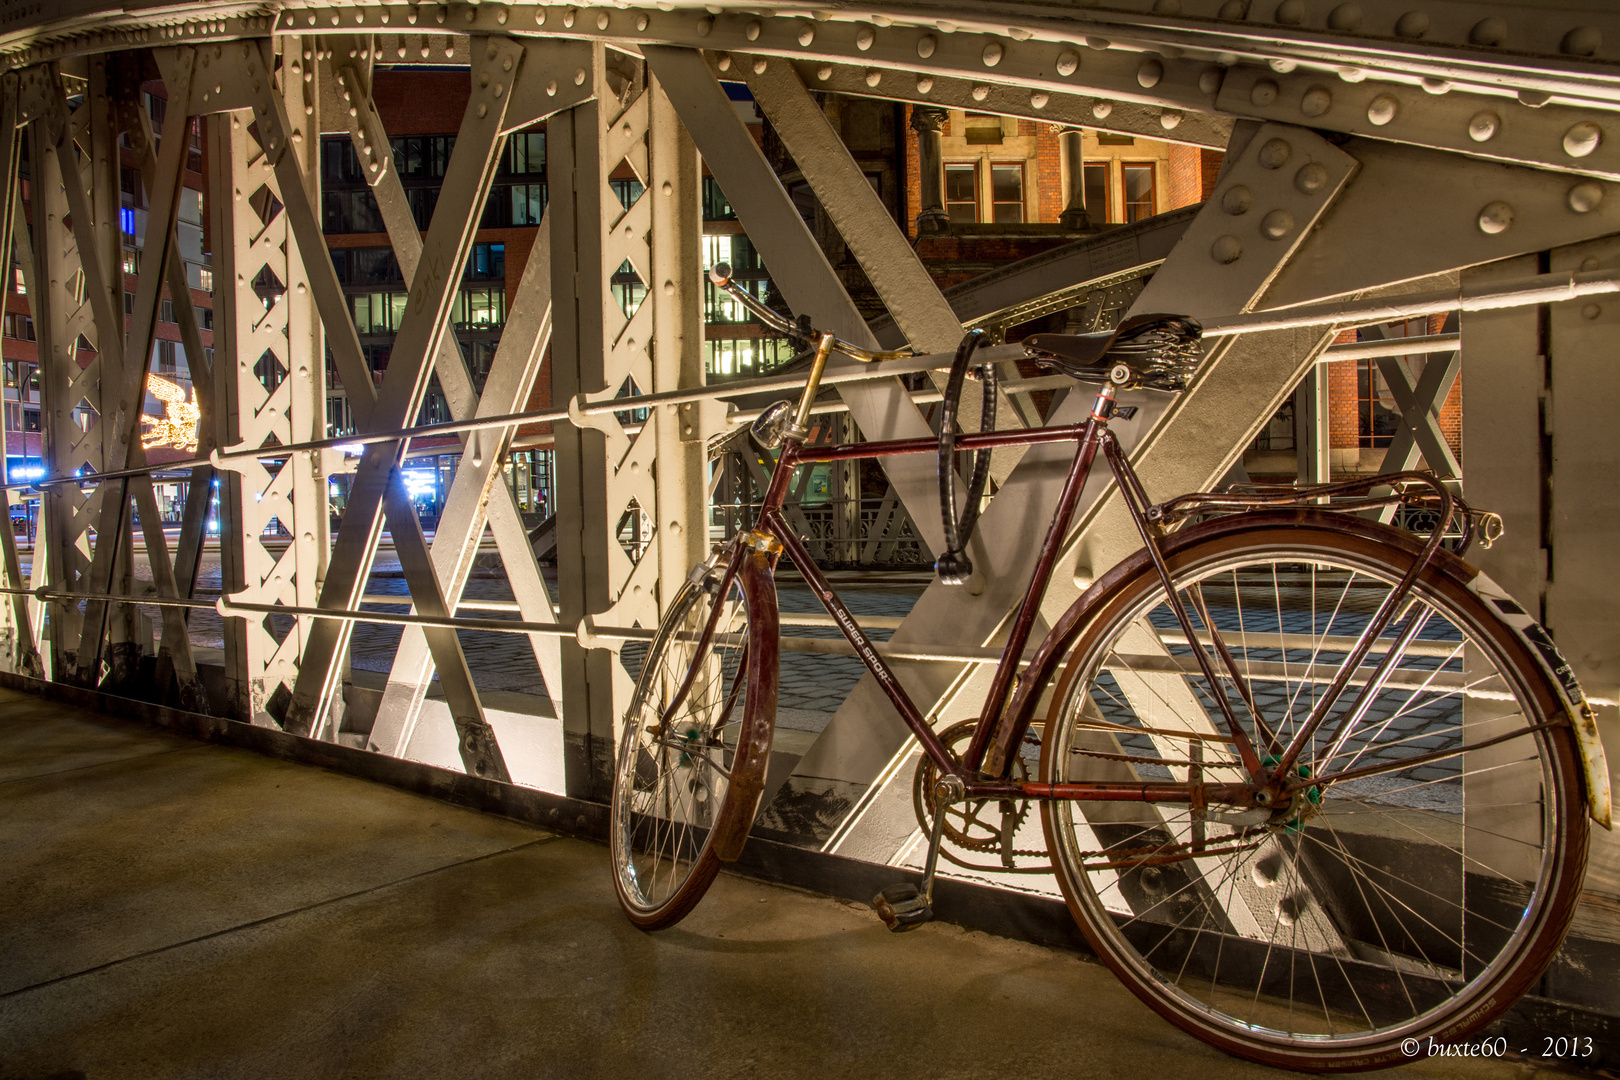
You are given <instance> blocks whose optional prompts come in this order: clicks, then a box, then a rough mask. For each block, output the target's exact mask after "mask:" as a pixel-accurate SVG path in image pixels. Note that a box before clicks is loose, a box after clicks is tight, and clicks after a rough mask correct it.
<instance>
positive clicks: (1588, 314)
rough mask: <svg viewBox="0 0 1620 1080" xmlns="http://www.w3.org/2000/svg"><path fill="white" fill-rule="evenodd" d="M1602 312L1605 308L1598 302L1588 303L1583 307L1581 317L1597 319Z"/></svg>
mask: <svg viewBox="0 0 1620 1080" xmlns="http://www.w3.org/2000/svg"><path fill="white" fill-rule="evenodd" d="M1602 314H1603V308H1602V307H1600V306H1599V305H1597V304H1587V305H1586V306H1585V307H1583V308H1581V318H1583V319H1595V318H1597V317H1598V316H1599V315H1602Z"/></svg>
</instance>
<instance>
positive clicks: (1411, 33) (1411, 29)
mask: <svg viewBox="0 0 1620 1080" xmlns="http://www.w3.org/2000/svg"><path fill="white" fill-rule="evenodd" d="M1428 32H1429V16H1428V14H1427V13H1426V12H1422V11H1408V12H1407V13H1406V14H1405V15H1402V16H1401V17H1400V18H1399V19H1396V20H1395V33H1397V34H1399V35H1400V36H1401V37H1403V38H1420V37H1422V36H1423V35H1424V34H1427V33H1428Z"/></svg>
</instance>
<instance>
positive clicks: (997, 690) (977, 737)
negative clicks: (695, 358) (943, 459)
mask: <svg viewBox="0 0 1620 1080" xmlns="http://www.w3.org/2000/svg"><path fill="white" fill-rule="evenodd" d="M806 396H807V397H808V396H809V395H806ZM1113 402H1114V397H1113V391H1112V388H1111V387H1104V388H1103V389H1102V391H1101V392H1100V393H1098V395H1097V398H1096V402H1095V403H1094V404H1093V406H1092V411H1091V414H1090V415H1089V416H1088V417H1087V418H1086V420H1085V421H1084V422H1083V423H1080V424H1072V425H1065V426H1061V427H1051V428H1037V429H1031V430H1024V431H998V432H987V433H979V434H966V435H962V436H959V437H958V438H957V440H956V445H957V448H958V449H959V450H963V451H969V450H978V449H982V448H985V447H991V448H994V447H1003V446H1037V445H1043V444H1047V443H1063V442H1073V443H1075V444H1076V446H1075V455H1074V460H1073V462H1072V463H1071V465H1070V467H1069V473H1068V476H1067V478H1066V479H1065V481H1064V484H1063V491H1062V494H1061V496H1060V497H1059V500H1058V506H1057V510H1056V512H1055V513H1054V514H1053V517H1052V521H1051V524H1050V525H1049V526H1048V528H1047V533H1046V537H1045V539H1044V541H1043V542H1042V544H1041V548H1040V553H1039V555H1038V557H1037V559H1036V563H1035V571H1034V575H1033V577H1032V579H1031V581H1030V583H1029V587H1028V589H1027V591H1026V592H1025V594H1024V599H1023V602H1022V604H1021V605H1020V607H1019V609H1018V614H1017V616H1016V617H1015V618H1014V621H1013V624H1012V630H1011V632H1010V634H1009V635H1008V639H1007V643H1006V646H1005V648H1004V650H1003V653H1002V658H1001V660H1000V662H999V663H998V664H997V666H996V671H995V675H994V677H993V679H992V682H991V686H990V691H989V694H988V696H987V697H986V700H985V705H984V709H983V711H982V713H981V715H980V721H979V728H978V730H977V731H975V733H974V739H973V742H972V744H971V745H970V746H969V747H968V750H967V752H966V753H965V754H964V755H963V757H962V758H961V759H960V760H958V759H957V758H955V757H954V756H953V755H952V754H951V753H950V752H949V751H948V750H946V749H945V746H944V744H942V743H941V742H940V741H939V738H938V737H937V736H936V735H935V734H934V731H933V728H932V727H931V726H930V725H929V724H928V721H927V720H926V719H925V718H924V717H923V715H922V713H921V711H920V710H919V709H918V708H917V706H916V703H915V702H913V701H912V700H911V697H910V695H909V694H907V693H906V690H905V688H904V687H903V686H901V685H900V682H899V680H898V679H897V678H896V677H895V674H894V672H893V670H892V669H891V668H890V667H889V666H888V664H887V663H886V662H885V661H884V659H883V657H882V656H881V655H879V653H878V651H877V649H876V648H875V647H874V645H873V644H872V641H871V639H869V638H868V637H867V636H866V633H865V632H864V631H863V630H862V629H861V627H860V624H859V623H858V622H857V621H856V619H855V617H854V616H853V615H852V614H851V613H850V611H849V609H848V608H847V607H845V606H844V603H843V601H842V600H841V599H840V598H839V597H838V594H837V592H835V591H834V590H833V588H832V585H831V584H830V583H829V582H828V581H827V579H826V577H825V575H823V574H822V573H821V570H820V569H819V568H818V567H817V566H816V564H815V562H814V560H812V559H811V557H810V555H809V553H808V552H807V551H806V550H805V548H804V545H803V544H802V543H801V542H800V541H799V539H798V537H797V536H795V535H794V532H793V529H792V527H791V526H789V525H788V523H787V520H786V519H785V518H784V517H783V515H782V507H783V504H784V503H785V502H786V499H787V493H788V486H789V483H790V481H791V478H792V476H793V473H794V471H795V470H796V469H797V468H798V467H799V466H801V465H813V464H819V463H822V462H831V461H848V460H851V459H856V458H866V457H894V456H898V455H902V454H931V453H937V452H938V449H939V443H938V440H936V439H899V440H891V441H885V442H868V443H847V444H840V445H833V446H814V447H807V446H805V445H804V443H803V442H802V437H793V436H791V435H790V437H789V438H787V439H786V440H784V442H783V444H782V452H781V456H780V457H779V458H778V460H777V463H776V468H775V470H774V471H773V472H772V474H771V482H770V485H769V487H768V488H767V489H766V492H765V497H764V502H763V507H762V509H761V512H760V515H759V518H758V519H757V520H756V522H755V524H754V530H753V532H752V533H750V534H745V535H744V543H745V544H747V545H751V546H754V547H756V548H758V547H769V546H773V545H774V544H779V545H780V546H781V550H783V551H785V552H786V553H787V555H788V556H789V558H791V559H792V560H793V565H794V566H795V567H797V568H798V569H799V572H800V573H802V574H803V575H804V578H805V580H806V581H807V582H808V583H809V585H810V587H811V589H812V590H813V591H814V592H815V594H816V598H817V599H818V600H819V601H820V603H821V605H822V607H824V608H825V609H826V610H827V613H828V614H829V615H831V616H832V618H833V621H834V622H836V623H837V624H838V629H839V631H840V632H841V633H842V634H843V636H844V637H845V639H846V640H848V641H849V643H850V645H851V646H852V647H853V648H854V649H855V654H856V655H857V656H858V657H859V658H860V659H861V662H862V663H863V664H865V665H866V668H867V670H868V671H870V672H871V673H872V675H873V677H874V678H876V679H877V681H878V685H879V686H881V687H882V688H883V692H884V693H885V694H886V695H887V696H888V698H889V700H890V702H892V703H893V705H894V707H895V709H896V710H897V711H898V712H899V713H900V717H901V719H903V720H904V721H905V723H906V726H907V727H909V728H910V729H911V730H912V732H913V733H914V734H915V735H916V737H917V740H918V742H919V743H921V744H922V747H923V751H924V752H925V753H926V754H928V756H929V757H930V758H932V759H933V761H934V763H935V765H936V766H937V767H938V768H939V769H940V770H941V772H942V773H943V774H948V775H952V776H956V777H958V778H960V779H961V780H962V781H963V783H964V785H965V788H966V793H967V795H968V797H970V798H971V797H975V796H983V797H990V796H1000V797H1006V796H1007V795H1015V796H1018V797H1023V798H1061V799H1107V800H1118V799H1140V800H1143V801H1157V800H1167V801H1175V800H1186V799H1187V798H1189V795H1190V789H1189V787H1188V785H1186V784H1173V783H1148V784H1130V785H1119V784H1057V785H1052V784H1038V783H1022V784H1011V785H1009V784H1008V783H1006V782H1004V777H1000V776H998V777H993V778H992V777H985V776H983V775H982V774H981V773H980V767H981V765H982V764H983V763H984V758H985V754H986V751H987V750H988V749H989V748H990V745H991V741H992V739H993V738H994V736H995V735H996V734H997V728H998V726H999V725H1000V724H1001V723H1004V722H1011V723H1013V724H1015V725H1016V726H1017V730H1013V731H1009V732H1007V733H1006V737H1005V738H1004V739H1002V740H1000V741H1002V742H1003V744H1004V745H1017V742H1018V740H1020V739H1022V737H1023V734H1024V729H1025V728H1027V727H1028V725H1029V722H1030V719H1029V717H1028V716H1027V715H1026V716H1024V717H1023V718H1022V719H1021V720H1020V719H1018V718H1017V717H1015V716H1012V715H1004V713H1005V710H1006V706H1007V703H1008V700H1009V698H1010V697H1011V696H1012V690H1013V684H1014V678H1015V676H1016V675H1017V670H1018V661H1019V658H1020V657H1022V656H1023V653H1024V649H1025V647H1026V646H1027V645H1028V644H1029V639H1030V635H1031V632H1032V631H1033V629H1034V626H1035V620H1036V618H1037V616H1038V615H1039V612H1040V603H1041V600H1042V598H1043V597H1044V596H1045V594H1046V588H1047V585H1048V584H1049V583H1050V582H1051V578H1052V573H1053V571H1054V569H1055V568H1056V566H1057V561H1058V556H1059V554H1060V553H1061V550H1062V547H1063V542H1064V539H1065V537H1066V535H1067V534H1068V530H1069V525H1070V523H1071V521H1072V520H1073V516H1074V508H1075V507H1076V506H1077V505H1078V504H1079V502H1080V498H1081V496H1082V495H1083V494H1084V491H1085V486H1086V478H1087V476H1088V474H1089V473H1090V471H1091V467H1092V464H1093V463H1094V462H1095V461H1096V457H1097V453H1098V451H1099V450H1103V449H1104V447H1105V446H1107V445H1108V443H1109V442H1110V441H1111V436H1109V434H1108V417H1109V414H1110V413H1111V411H1112V407H1113ZM1105 456H1106V458H1107V460H1108V462H1109V465H1110V467H1111V469H1112V470H1113V472H1114V475H1115V478H1116V480H1118V481H1120V482H1121V484H1122V486H1123V485H1124V484H1125V483H1127V482H1129V483H1130V484H1131V485H1132V486H1133V487H1136V488H1138V489H1139V484H1138V483H1137V481H1136V476H1135V473H1134V472H1132V471H1131V469H1130V464H1129V462H1128V461H1126V459H1125V457H1124V455H1123V454H1115V453H1106V452H1105ZM1127 478H1128V479H1127ZM1132 509H1133V512H1135V511H1136V507H1135V506H1134V505H1133V507H1132ZM1000 771H1001V772H1005V768H1003V769H1002V770H1000ZM1219 786H1220V787H1221V788H1222V789H1223V790H1222V791H1220V792H1215V791H1213V790H1209V789H1208V786H1207V785H1206V791H1207V793H1208V795H1209V796H1210V797H1211V798H1213V799H1214V801H1217V802H1233V801H1237V802H1242V801H1245V799H1244V797H1243V794H1242V793H1243V792H1246V791H1247V785H1219ZM1228 787H1230V788H1231V790H1230V791H1228V790H1224V789H1225V788H1228ZM1221 796H1226V797H1225V798H1222V797H1221Z"/></svg>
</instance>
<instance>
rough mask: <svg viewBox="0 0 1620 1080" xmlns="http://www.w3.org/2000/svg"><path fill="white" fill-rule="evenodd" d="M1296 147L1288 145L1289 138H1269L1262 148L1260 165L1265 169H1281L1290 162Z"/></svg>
mask: <svg viewBox="0 0 1620 1080" xmlns="http://www.w3.org/2000/svg"><path fill="white" fill-rule="evenodd" d="M1293 153H1294V148H1293V147H1292V146H1289V145H1288V140H1287V139H1267V140H1266V144H1265V145H1264V146H1262V147H1261V148H1260V166H1261V167H1262V168H1265V169H1280V168H1282V167H1283V166H1284V165H1286V164H1288V159H1289V158H1290V157H1292V156H1293Z"/></svg>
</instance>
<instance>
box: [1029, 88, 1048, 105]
mask: <svg viewBox="0 0 1620 1080" xmlns="http://www.w3.org/2000/svg"><path fill="white" fill-rule="evenodd" d="M1051 100H1052V95H1050V94H1048V93H1047V92H1046V91H1045V90H1032V91H1030V94H1029V107H1030V108H1032V109H1044V108H1046V103H1047V102H1048V101H1051Z"/></svg>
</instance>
